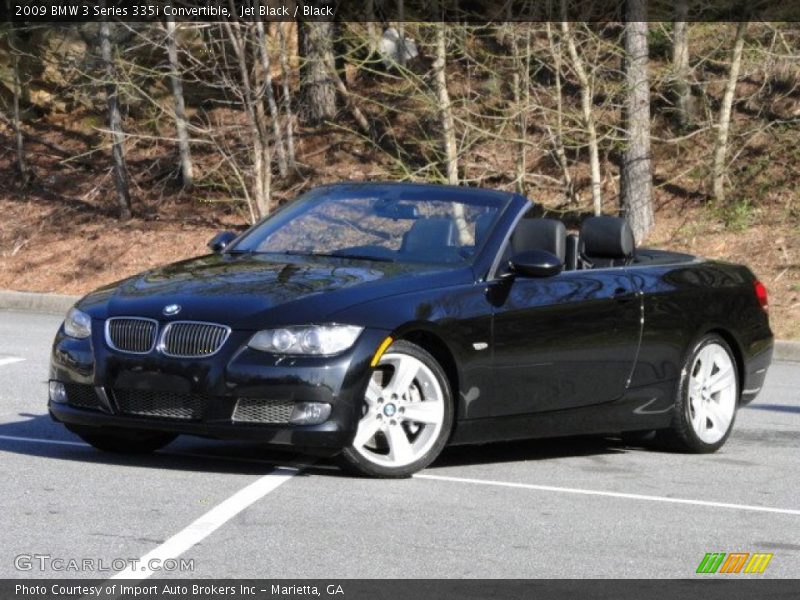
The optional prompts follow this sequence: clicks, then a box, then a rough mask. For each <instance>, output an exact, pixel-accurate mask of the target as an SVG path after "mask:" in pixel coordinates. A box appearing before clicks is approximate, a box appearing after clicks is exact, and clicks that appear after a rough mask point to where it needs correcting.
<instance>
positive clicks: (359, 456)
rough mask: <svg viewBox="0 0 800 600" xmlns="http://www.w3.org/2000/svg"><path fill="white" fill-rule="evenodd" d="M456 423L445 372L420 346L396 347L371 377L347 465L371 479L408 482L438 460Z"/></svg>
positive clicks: (401, 343)
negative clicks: (388, 478)
mask: <svg viewBox="0 0 800 600" xmlns="http://www.w3.org/2000/svg"><path fill="white" fill-rule="evenodd" d="M452 424H453V401H452V395H451V391H450V386H449V384H448V381H447V377H446V376H445V373H444V371H443V370H442V367H441V366H440V365H439V363H438V362H436V359H434V358H433V356H431V355H430V354H429V353H428V352H426V351H425V350H423V349H422V348H420V347H419V346H417V345H415V344H412V343H410V342H406V341H398V342H395V343H394V344H392V345H391V346H390V347H389V349H388V350H387V351H386V353H385V354H384V355H383V356H382V357H381V359H380V362H379V363H378V366H377V367H376V368H375V370H374V372H373V374H372V378H371V379H370V382H369V385H368V386H367V391H366V394H365V397H364V403H363V407H362V417H361V420H360V421H359V423H358V429H357V431H356V435H355V437H354V438H353V441H352V443H351V444H350V445H349V446H347V447H346V448H345V449H344V450H343V451H342V461H343V466H344V467H345V468H347V469H348V470H350V471H354V472H356V473H358V474H361V475H367V476H370V477H409V476H410V475H412V474H413V473H416V472H417V471H420V470H421V469H424V468H425V467H427V466H428V465H429V464H431V463H432V462H433V461H434V460H435V459H436V457H437V456H439V453H440V452H441V451H442V449H443V448H444V446H445V444H446V443H447V438H448V436H449V435H450V430H451V428H452Z"/></svg>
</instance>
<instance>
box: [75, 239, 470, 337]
mask: <svg viewBox="0 0 800 600" xmlns="http://www.w3.org/2000/svg"><path fill="white" fill-rule="evenodd" d="M470 278H471V271H470V270H469V269H468V268H455V269H453V268H447V267H442V266H424V265H408V264H399V263H380V262H371V261H363V260H344V259H340V258H325V257H299V256H291V257H286V258H284V257H280V259H279V260H276V258H275V255H249V254H246V255H236V254H234V255H225V254H223V255H216V254H215V255H209V256H203V257H200V258H195V259H191V260H187V261H182V262H178V263H173V264H170V265H166V266H164V267H159V268H157V269H153V270H150V271H146V272H144V273H141V274H139V275H136V276H134V277H131V278H129V279H125V280H123V281H121V282H118V283H116V284H112V285H110V286H107V287H105V288H101V289H99V290H97V291H96V292H94V293H92V294H89V295H88V296H87V297H86V298H84V299H83V300H82V301H81V303H80V304H79V306H80V308H81V309H82V310H86V311H87V312H89V313H90V314H92V316H93V317H95V318H100V319H104V318H107V317H112V316H141V317H149V318H154V319H164V318H165V317H164V308H165V307H166V306H167V305H171V304H177V305H179V306H180V312H179V313H178V314H177V315H175V316H173V317H170V318H171V319H175V320H198V321H213V322H218V323H223V324H226V325H230V326H231V327H234V328H237V329H256V328H260V327H264V326H281V325H290V324H298V323H307V322H321V321H324V320H325V319H326V318H327V316H328V315H331V314H333V313H335V312H338V311H340V310H342V309H344V308H348V307H351V306H353V305H356V304H360V303H362V302H369V301H371V300H376V299H379V298H382V297H386V296H391V295H396V294H402V293H404V292H415V291H419V290H422V289H431V288H441V287H444V286H448V285H457V284H459V283H466V282H467V281H468V280H469V279H470Z"/></svg>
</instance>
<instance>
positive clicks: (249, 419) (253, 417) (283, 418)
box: [232, 398, 294, 423]
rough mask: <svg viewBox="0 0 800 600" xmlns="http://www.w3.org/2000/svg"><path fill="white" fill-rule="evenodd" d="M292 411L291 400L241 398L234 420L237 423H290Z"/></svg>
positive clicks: (237, 404)
mask: <svg viewBox="0 0 800 600" xmlns="http://www.w3.org/2000/svg"><path fill="white" fill-rule="evenodd" d="M292 410H294V403H293V402H291V401H289V400H265V399H263V398H239V400H238V401H237V402H236V408H235V409H234V411H233V417H232V418H233V421H234V422H235V423H288V422H289V419H290V418H291V416H292Z"/></svg>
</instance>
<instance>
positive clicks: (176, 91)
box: [167, 17, 194, 189]
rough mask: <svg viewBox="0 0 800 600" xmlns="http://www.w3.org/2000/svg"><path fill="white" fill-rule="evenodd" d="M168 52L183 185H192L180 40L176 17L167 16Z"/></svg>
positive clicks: (192, 176) (188, 186) (192, 169)
mask: <svg viewBox="0 0 800 600" xmlns="http://www.w3.org/2000/svg"><path fill="white" fill-rule="evenodd" d="M167 54H168V56H169V67H170V70H169V79H170V82H171V84H172V97H173V99H174V102H175V129H176V131H177V133H178V152H179V153H180V162H181V180H182V181H183V187H184V188H186V189H188V188H190V187H192V180H193V178H194V168H193V165H192V155H191V153H190V150H189V133H188V131H187V127H186V105H185V102H184V98H183V82H182V81H181V70H180V63H179V62H178V42H177V40H176V39H175V19H173V18H172V17H167Z"/></svg>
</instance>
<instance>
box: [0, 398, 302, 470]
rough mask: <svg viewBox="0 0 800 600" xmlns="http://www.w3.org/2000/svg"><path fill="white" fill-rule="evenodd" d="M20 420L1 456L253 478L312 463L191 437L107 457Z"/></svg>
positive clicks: (49, 426) (5, 430)
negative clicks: (159, 447)
mask: <svg viewBox="0 0 800 600" xmlns="http://www.w3.org/2000/svg"><path fill="white" fill-rule="evenodd" d="M19 416H20V417H23V418H25V420H24V421H16V422H13V423H1V424H0V451H2V452H6V453H13V454H20V455H25V456H31V457H40V458H42V459H47V460H66V461H76V462H81V463H88V464H105V465H119V466H126V467H137V468H142V467H144V468H153V469H174V470H182V471H200V472H208V473H236V474H252V475H262V474H265V473H268V472H269V471H271V470H272V469H274V468H275V467H278V466H296V465H297V464H298V463H301V464H304V463H305V462H307V461H304V458H305V457H303V456H299V455H298V453H297V452H285V451H280V450H275V449H273V448H266V447H265V446H261V445H258V444H240V443H238V442H232V443H224V442H219V441H216V440H204V439H200V438H192V437H187V436H181V437H179V438H178V439H177V440H176V441H175V442H173V443H172V444H170V445H168V446H166V447H165V448H164V449H163V450H160V451H158V452H156V453H153V454H114V453H110V452H101V451H99V450H96V449H94V448H92V447H91V446H89V445H88V444H84V443H83V442H82V441H81V440H80V438H78V437H77V436H75V435H73V434H72V433H70V432H68V431H67V430H66V429H65V428H64V427H62V426H60V425H58V424H56V423H54V422H53V421H52V420H51V419H50V417H49V416H48V415H32V414H29V413H21V414H20V415H19ZM312 460H313V459H312Z"/></svg>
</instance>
